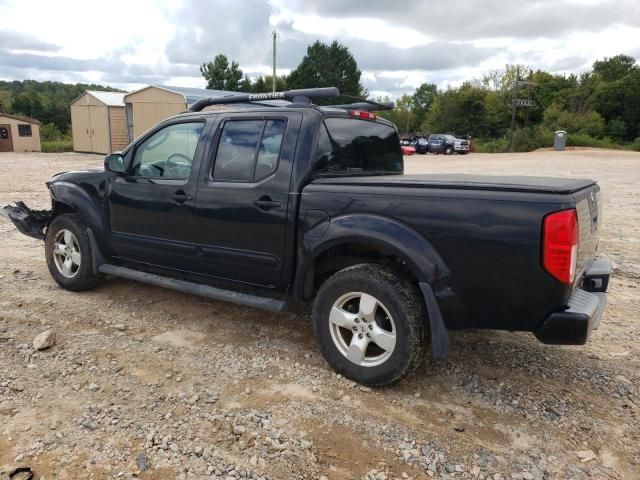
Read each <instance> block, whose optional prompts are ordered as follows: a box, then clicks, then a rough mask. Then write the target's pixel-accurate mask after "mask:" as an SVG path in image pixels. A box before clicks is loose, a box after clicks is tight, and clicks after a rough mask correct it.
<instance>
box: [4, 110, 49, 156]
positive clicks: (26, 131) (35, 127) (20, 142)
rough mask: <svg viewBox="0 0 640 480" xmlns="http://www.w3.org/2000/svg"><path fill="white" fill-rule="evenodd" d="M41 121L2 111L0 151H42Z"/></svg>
mask: <svg viewBox="0 0 640 480" xmlns="http://www.w3.org/2000/svg"><path fill="white" fill-rule="evenodd" d="M40 151H42V149H41V148H40V122H39V121H38V120H34V119H33V118H25V117H19V116H17V115H9V114H8V113H2V112H0V152H40Z"/></svg>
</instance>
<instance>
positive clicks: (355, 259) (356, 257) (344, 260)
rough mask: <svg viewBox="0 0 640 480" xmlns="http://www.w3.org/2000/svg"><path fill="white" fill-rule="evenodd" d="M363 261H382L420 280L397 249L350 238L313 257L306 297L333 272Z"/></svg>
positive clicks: (411, 280)
mask: <svg viewBox="0 0 640 480" xmlns="http://www.w3.org/2000/svg"><path fill="white" fill-rule="evenodd" d="M361 263H374V264H378V265H383V266H385V267H387V268H390V269H392V270H393V271H395V272H396V273H397V274H399V275H400V276H402V277H404V278H407V279H408V280H409V281H410V282H411V283H414V284H415V285H417V284H418V277H417V276H416V275H415V273H414V272H413V271H412V270H411V269H410V268H409V266H408V265H407V263H406V262H405V261H404V260H403V259H402V258H400V257H399V256H398V255H396V254H395V253H394V252H392V251H390V250H388V249H385V248H384V247H381V246H379V245H372V244H369V243H366V242H350V243H343V244H340V245H336V246H334V247H330V248H328V249H327V250H325V251H324V252H322V253H321V254H320V255H318V256H317V257H316V258H315V259H314V261H313V264H312V265H311V267H309V269H308V270H307V272H306V274H305V277H304V288H303V297H304V299H309V298H312V297H314V296H315V294H316V292H317V291H318V289H319V288H320V286H321V285H322V284H323V283H324V281H325V280H327V279H328V278H329V277H330V276H331V275H333V274H334V273H336V272H339V271H340V270H343V269H345V268H347V267H351V266H353V265H359V264H361Z"/></svg>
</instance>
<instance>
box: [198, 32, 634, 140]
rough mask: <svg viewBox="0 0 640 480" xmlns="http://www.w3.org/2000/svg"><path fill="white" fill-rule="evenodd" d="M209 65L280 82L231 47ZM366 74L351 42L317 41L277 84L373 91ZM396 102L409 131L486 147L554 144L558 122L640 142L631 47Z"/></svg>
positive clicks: (425, 90)
mask: <svg viewBox="0 0 640 480" xmlns="http://www.w3.org/2000/svg"><path fill="white" fill-rule="evenodd" d="M201 73H202V75H203V77H204V78H205V79H206V80H207V87H208V88H214V89H220V90H232V91H243V92H249V93H263V92H270V91H271V90H272V76H271V75H266V76H261V75H259V76H257V77H255V78H253V79H251V78H249V76H247V75H245V74H244V73H243V72H242V70H241V69H240V66H239V65H238V63H237V62H235V61H231V62H229V60H228V59H227V57H226V56H225V55H223V54H220V55H217V56H216V57H215V59H214V60H213V61H212V62H208V63H203V64H202V66H201ZM361 74H362V72H361V71H360V69H359V68H358V65H357V62H356V60H355V59H354V57H353V55H352V54H351V53H350V51H349V49H348V48H347V47H345V46H343V45H340V44H339V43H338V42H333V43H331V44H330V45H327V44H324V43H322V42H320V41H316V42H315V43H314V44H312V45H310V46H309V47H308V49H307V53H306V55H305V57H304V58H303V59H302V61H301V62H300V64H299V65H298V66H297V67H296V68H295V69H293V70H292V71H291V73H290V74H289V75H283V76H277V77H276V90H278V91H280V90H286V89H295V88H312V87H326V86H336V87H338V88H339V89H340V92H341V93H343V94H346V95H351V96H359V97H366V96H367V91H366V89H365V88H364V87H363V86H362V83H361ZM375 100H377V101H380V102H387V101H389V98H375ZM514 102H515V103H516V107H515V108H514V107H513V105H514ZM341 103H342V102H341ZM395 103H396V108H395V109H394V110H392V111H385V112H379V115H380V116H381V117H384V118H387V119H388V120H390V121H392V122H393V123H395V124H396V126H397V127H398V129H399V131H400V132H401V133H403V134H405V135H426V134H429V133H436V132H437V133H452V134H456V135H458V136H472V137H474V138H476V141H477V145H478V146H479V148H480V149H481V150H486V151H507V150H509V149H513V150H517V151H527V150H533V149H536V148H540V147H544V146H550V145H552V143H553V135H554V132H555V131H556V130H566V131H567V132H568V134H569V135H568V142H569V144H570V145H571V144H576V145H584V146H600V147H617V146H620V145H629V146H631V147H632V148H634V149H640V67H639V66H638V64H637V62H636V60H635V59H634V58H633V57H630V56H627V55H616V56H614V57H610V58H604V59H602V60H598V61H596V62H595V63H594V64H593V66H592V68H591V70H589V71H587V72H583V73H581V74H579V75H576V74H571V75H558V74H551V73H549V72H545V71H543V70H533V69H532V68H530V67H528V66H525V65H507V66H506V67H505V68H504V69H499V70H491V71H489V72H486V73H485V74H484V75H483V76H482V78H479V79H472V80H469V81H466V82H464V83H462V84H461V85H460V86H458V87H449V88H445V89H441V88H438V87H437V86H436V85H435V84H433V83H424V84H422V85H420V86H419V87H418V88H417V89H416V90H415V91H414V92H413V93H411V94H405V95H402V96H401V97H400V98H399V99H397V101H396V102H395Z"/></svg>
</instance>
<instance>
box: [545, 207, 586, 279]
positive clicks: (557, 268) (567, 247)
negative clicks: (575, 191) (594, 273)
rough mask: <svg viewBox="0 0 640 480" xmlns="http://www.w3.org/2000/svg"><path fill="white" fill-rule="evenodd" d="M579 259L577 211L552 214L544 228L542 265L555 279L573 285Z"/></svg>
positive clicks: (570, 210)
mask: <svg viewBox="0 0 640 480" xmlns="http://www.w3.org/2000/svg"><path fill="white" fill-rule="evenodd" d="M577 257H578V217H577V216H576V211H575V209H573V208H572V209H569V210H562V211H560V212H555V213H550V214H549V215H547V216H546V217H544V224H543V226H542V265H543V266H544V269H545V270H546V271H547V272H548V273H549V275H551V276H552V277H553V278H555V279H556V280H558V281H559V282H562V283H572V282H573V280H574V278H575V274H576V261H577Z"/></svg>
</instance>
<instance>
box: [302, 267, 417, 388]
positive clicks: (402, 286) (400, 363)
mask: <svg viewBox="0 0 640 480" xmlns="http://www.w3.org/2000/svg"><path fill="white" fill-rule="evenodd" d="M372 299H373V300H372ZM363 302H364V304H363ZM371 305H373V308H371ZM371 312H372V313H371ZM426 324H427V316H426V311H425V307H424V303H423V301H422V299H421V297H420V293H419V292H418V290H417V288H416V287H414V286H413V285H411V283H409V282H408V281H407V280H405V279H403V278H402V277H400V276H398V275H397V274H396V273H394V272H392V271H391V270H389V269H387V268H384V267H381V266H379V265H374V264H361V265H355V266H352V267H349V268H345V269H344V270H341V271H339V272H338V273H336V274H334V275H333V276H331V277H330V278H329V279H327V280H326V281H325V282H324V283H323V284H322V286H321V287H320V290H319V291H318V294H317V296H316V299H315V302H314V305H313V325H314V332H315V336H316V340H317V341H318V344H319V347H320V352H321V353H322V356H323V357H324V358H325V360H326V361H327V363H329V365H331V367H332V368H333V369H334V370H336V371H337V372H338V373H340V374H341V375H343V376H344V377H346V378H349V379H351V380H353V381H355V382H358V383H360V384H362V385H366V386H369V387H383V386H386V385H392V384H394V383H396V382H399V381H400V380H401V379H403V378H404V377H406V376H407V375H408V374H409V373H411V372H412V371H413V370H415V368H416V367H417V366H418V365H419V364H420V361H421V360H422V357H423V354H424V348H425V340H426V338H425V335H426ZM354 330H357V331H354ZM356 335H357V336H356ZM392 337H393V341H392ZM378 342H379V343H380V344H381V346H379V345H378ZM349 357H351V358H349Z"/></svg>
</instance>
